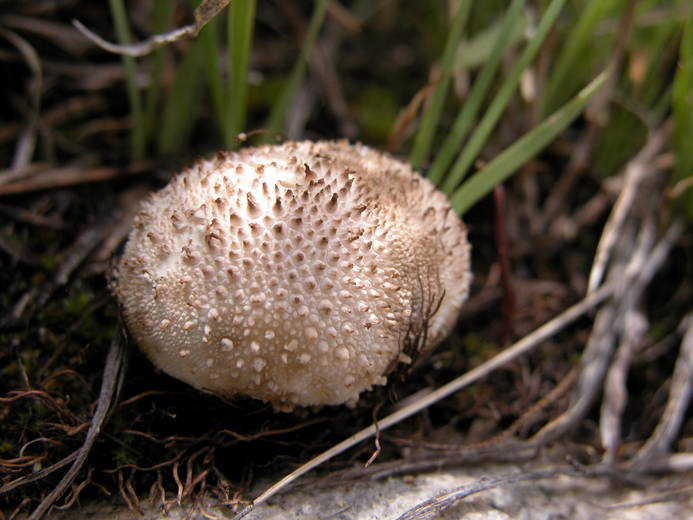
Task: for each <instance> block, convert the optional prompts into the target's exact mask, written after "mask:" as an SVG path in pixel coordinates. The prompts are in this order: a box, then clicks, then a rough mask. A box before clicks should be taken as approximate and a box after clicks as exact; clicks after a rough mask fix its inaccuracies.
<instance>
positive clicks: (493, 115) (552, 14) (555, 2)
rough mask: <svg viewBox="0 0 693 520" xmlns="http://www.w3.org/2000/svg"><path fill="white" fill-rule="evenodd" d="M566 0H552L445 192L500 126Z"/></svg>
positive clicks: (459, 178)
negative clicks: (492, 132)
mask: <svg viewBox="0 0 693 520" xmlns="http://www.w3.org/2000/svg"><path fill="white" fill-rule="evenodd" d="M564 3H565V0H552V1H551V3H550V4H549V7H548V8H547V9H546V12H545V13H544V16H543V17H542V19H541V22H539V27H538V28H537V32H536V34H535V35H534V37H533V38H532V39H531V40H530V42H529V43H528V44H527V47H525V50H524V51H523V52H522V54H521V56H520V59H519V60H518V61H517V63H516V64H515V66H514V67H513V68H512V70H511V71H510V73H509V74H508V77H507V78H506V79H505V80H504V81H503V84H502V85H501V88H500V90H499V91H498V93H497V94H496V96H495V97H494V99H493V102H492V103H491V106H490V107H489V109H488V110H487V111H486V113H485V114H484V117H483V118H482V120H481V122H480V123H479V126H478V127H477V129H476V131H475V132H474V135H472V137H471V138H470V140H469V142H468V143H467V145H466V146H465V147H464V149H463V150H462V153H461V154H460V156H459V158H458V159H457V161H455V164H454V165H453V167H452V170H451V171H450V172H449V173H448V175H447V176H446V178H445V181H444V183H443V191H444V192H445V193H452V191H453V190H454V189H455V188H456V187H457V186H458V185H459V183H460V182H462V179H464V176H465V175H466V173H467V170H468V169H469V167H470V166H471V165H472V163H473V162H474V159H476V157H477V155H479V152H480V151H481V148H482V147H483V146H484V144H485V143H486V140H487V139H488V137H489V135H490V134H491V131H492V130H493V128H494V127H495V126H496V123H497V122H498V119H500V116H501V115H502V114H503V111H504V110H505V108H506V106H507V105H508V102H509V101H510V98H511V97H512V95H513V93H514V92H515V89H516V88H517V84H518V83H519V81H520V77H521V76H522V73H523V72H524V71H525V69H526V68H527V67H528V66H529V64H530V63H531V62H532V60H533V59H534V57H535V56H536V54H537V52H538V51H539V47H540V46H541V44H542V43H543V42H544V39H545V38H546V35H547V34H548V32H549V30H550V29H551V27H552V26H553V23H554V21H555V20H556V17H557V16H558V13H559V12H560V11H561V8H562V7H563V4H564Z"/></svg>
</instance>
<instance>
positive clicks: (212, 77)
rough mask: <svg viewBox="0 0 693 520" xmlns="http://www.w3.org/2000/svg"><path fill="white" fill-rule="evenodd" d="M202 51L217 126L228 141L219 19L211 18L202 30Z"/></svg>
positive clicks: (200, 37)
mask: <svg viewBox="0 0 693 520" xmlns="http://www.w3.org/2000/svg"><path fill="white" fill-rule="evenodd" d="M198 38H199V40H200V45H201V47H202V53H203V55H204V64H205V73H206V76H207V85H208V87H209V92H210V95H211V98H212V106H213V107H214V115H215V118H216V120H217V126H218V127H219V131H220V132H221V135H222V136H223V139H222V141H224V142H225V141H226V136H227V134H228V128H227V124H226V102H225V99H224V79H223V77H222V72H221V67H220V66H219V56H220V55H221V52H220V48H219V47H220V41H219V19H218V18H214V19H212V20H210V21H209V22H208V23H207V25H205V26H204V28H203V29H202V30H201V31H200V34H199V36H198Z"/></svg>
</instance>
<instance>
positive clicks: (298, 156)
mask: <svg viewBox="0 0 693 520" xmlns="http://www.w3.org/2000/svg"><path fill="white" fill-rule="evenodd" d="M118 271H119V272H118V273H117V283H116V294H117V296H118V298H119V300H120V302H121V305H122V309H123V314H124V316H125V320H126V323H127V326H128V329H129V331H130V333H131V335H132V336H133V337H134V339H135V341H136V342H137V343H138V344H139V346H140V348H141V349H142V350H143V351H144V352H145V353H146V355H147V356H148V357H149V358H150V359H151V361H152V362H153V363H154V364H155V365H156V366H157V367H159V368H161V369H162V370H163V371H164V372H167V373H168V374H170V375H172V376H174V377H176V378H178V379H181V380H183V381H185V382H186V383H189V384H190V385H192V386H194V387H197V388H199V389H201V390H204V391H207V392H212V393H214V394H219V395H224V396H231V395H234V394H244V395H247V396H250V397H254V398H256V399H260V400H263V401H267V402H271V403H272V404H273V405H274V407H275V408H276V409H280V410H291V409H293V408H294V407H296V406H310V405H325V404H342V403H347V404H354V403H355V402H356V401H357V400H358V398H359V394H360V393H361V392H362V391H364V390H367V389H370V388H371V387H372V386H373V385H382V384H385V382H386V375H387V374H388V373H389V372H390V371H392V370H393V369H394V368H395V367H396V366H397V365H398V364H399V363H407V362H410V361H411V358H412V357H415V356H416V355H417V354H418V353H419V352H421V351H422V350H425V349H429V348H432V347H434V346H435V345H436V344H437V343H439V342H440V341H441V339H443V337H444V336H445V335H446V334H447V333H448V332H449V330H450V329H451V328H452V326H453V325H454V322H455V320H456V317H457V315H458V311H459V308H460V306H461V304H462V301H463V300H464V299H465V298H466V296H467V292H468V288H469V283H470V274H469V245H468V243H467V238H466V229H465V226H464V224H463V223H462V221H461V220H460V219H459V218H458V216H457V215H456V214H455V213H454V211H453V210H452V209H451V207H450V203H449V201H448V200H447V197H446V196H445V195H444V194H442V193H441V192H439V191H437V190H436V189H435V187H434V186H433V184H432V183H431V182H429V181H428V180H426V179H424V178H422V177H420V176H419V175H418V174H417V173H416V172H414V171H413V170H412V169H411V167H409V166H408V165H406V164H404V163H402V162H400V161H398V160H396V159H394V158H393V157H391V156H389V155H386V154H384V153H381V152H378V151H375V150H372V149H370V148H368V147H366V146H363V145H360V144H349V143H347V142H346V141H323V142H307V141H304V142H287V143H284V144H282V145H277V146H261V147H257V148H247V149H244V150H241V151H240V152H235V153H219V154H217V155H216V157H215V158H214V159H212V160H200V161H198V162H197V163H196V164H194V165H193V166H192V167H191V168H189V169H186V170H185V171H183V172H182V173H181V174H180V175H178V176H176V177H175V178H174V179H173V180H172V181H171V182H170V184H169V185H168V186H166V187H165V188H164V189H162V190H161V191H159V192H158V193H155V194H153V195H152V196H151V197H150V198H149V199H148V200H146V201H145V202H144V203H143V205H142V208H141V211H140V212H139V213H138V214H137V216H136V218H135V221H134V227H133V229H132V232H131V233H130V236H129V239H128V242H127V245H126V248H125V253H124V255H123V258H122V260H121V262H120V266H119V269H118Z"/></svg>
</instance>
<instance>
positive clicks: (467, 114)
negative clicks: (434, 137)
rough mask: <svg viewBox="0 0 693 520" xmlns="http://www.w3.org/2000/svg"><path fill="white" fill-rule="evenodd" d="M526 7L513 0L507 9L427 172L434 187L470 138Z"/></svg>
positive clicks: (521, 1)
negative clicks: (483, 61)
mask: <svg viewBox="0 0 693 520" xmlns="http://www.w3.org/2000/svg"><path fill="white" fill-rule="evenodd" d="M524 5H525V0H513V3H512V4H511V5H510V8H509V9H508V13H507V15H506V16H505V19H504V20H503V24H502V25H501V26H500V30H499V31H498V34H497V38H496V40H495V42H494V43H493V47H492V51H491V55H490V56H489V58H488V60H487V61H486V62H485V63H484V66H483V68H482V69H481V72H480V73H479V76H478V77H477V79H476V80H475V81H474V85H473V86H472V89H471V91H470V92H469V96H468V97H467V99H466V101H465V103H464V106H463V108H462V110H461V111H460V113H459V114H458V115H457V117H456V118H455V122H454V123H453V125H452V128H451V129H450V131H449V132H448V134H447V137H446V138H445V140H444V141H443V145H442V146H441V148H440V151H439V152H438V153H437V154H436V157H435V159H434V160H433V164H432V165H431V169H430V170H429V172H428V178H429V179H431V181H432V182H433V183H435V184H440V181H441V180H442V179H443V175H444V174H445V172H446V171H447V169H448V168H449V167H450V164H451V163H452V161H453V159H454V158H455V155H456V154H457V152H458V150H459V149H460V145H461V144H462V142H463V141H464V139H465V137H467V132H469V129H470V128H471V126H472V123H473V122H474V119H475V118H476V116H477V114H478V112H479V109H480V108H481V103H482V102H483V100H484V97H485V96H486V93H487V92H488V88H489V87H490V85H491V80H492V79H493V77H494V76H495V74H496V71H497V70H498V66H499V65H500V62H501V58H502V57H503V55H504V54H505V50H506V48H507V46H508V45H509V43H510V36H511V34H512V31H513V27H515V26H516V25H517V22H518V20H519V19H520V16H521V15H522V8H523V7H524Z"/></svg>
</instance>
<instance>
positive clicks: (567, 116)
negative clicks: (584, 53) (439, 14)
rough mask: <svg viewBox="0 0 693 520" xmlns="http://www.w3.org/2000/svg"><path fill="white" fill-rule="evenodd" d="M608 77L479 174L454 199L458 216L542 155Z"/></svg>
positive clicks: (605, 74)
mask: <svg viewBox="0 0 693 520" xmlns="http://www.w3.org/2000/svg"><path fill="white" fill-rule="evenodd" d="M608 75H609V71H604V72H602V73H601V74H599V76H597V77H596V78H595V79H594V80H592V81H591V82H590V83H589V85H587V86H586V87H585V88H584V89H582V90H581V91H580V92H579V93H578V94H577V95H576V96H575V97H574V98H573V99H572V100H570V101H569V102H568V103H566V104H565V105H564V106H563V107H562V108H561V109H560V110H558V111H557V112H555V113H554V114H552V115H551V116H549V117H548V118H547V119H545V120H544V121H543V122H542V123H540V124H539V125H538V126H537V127H536V128H534V129H533V130H532V131H530V132H529V133H528V134H526V135H525V136H523V137H522V138H520V139H518V140H517V141H515V143H513V144H512V145H511V146H510V147H508V148H507V149H506V150H504V151H503V152H502V153H501V154H500V155H498V156H497V157H496V158H495V159H494V160H493V161H491V162H490V163H488V164H487V165H486V166H484V167H483V168H482V169H480V170H479V171H478V172H476V173H475V174H474V175H473V176H472V177H471V178H470V179H469V180H467V181H466V182H465V183H464V184H463V185H462V186H461V187H460V188H458V189H457V190H456V191H455V193H454V194H453V196H452V197H451V201H452V206H453V208H455V210H456V211H457V212H458V213H459V214H463V213H464V212H465V211H467V210H468V209H469V208H470V207H471V206H472V205H474V204H475V203H476V202H477V201H478V200H479V199H481V198H482V197H484V196H485V195H486V194H487V193H489V192H490V191H491V190H492V189H493V188H494V186H496V185H498V184H500V183H501V182H503V181H504V180H505V179H506V178H507V177H509V176H510V175H511V174H512V173H513V172H515V171H516V170H517V169H519V168H520V167H521V166H522V165H523V164H525V162H527V161H528V160H529V159H530V158H531V157H533V156H534V155H536V154H537V153H539V151H541V150H542V149H543V148H544V147H545V146H546V145H547V144H549V143H550V142H551V141H552V140H553V139H554V138H555V137H556V136H557V135H558V134H559V133H560V132H561V131H563V130H564V129H565V128H566V127H567V126H568V125H569V124H570V123H571V122H572V121H573V120H574V119H575V118H576V117H577V116H578V115H580V113H581V112H582V111H583V110H584V108H585V106H586V105H587V103H588V102H589V100H590V99H591V98H592V96H593V95H594V94H595V93H596V92H597V90H599V88H600V87H601V86H602V85H603V84H604V82H605V81H606V78H607V77H608Z"/></svg>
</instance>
